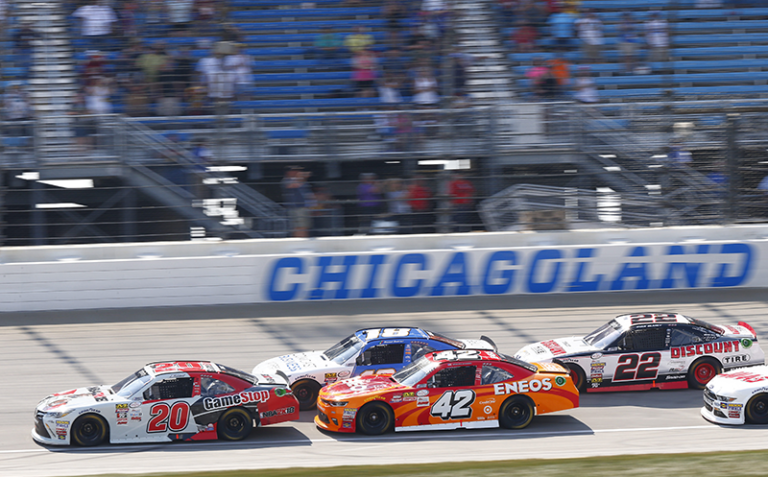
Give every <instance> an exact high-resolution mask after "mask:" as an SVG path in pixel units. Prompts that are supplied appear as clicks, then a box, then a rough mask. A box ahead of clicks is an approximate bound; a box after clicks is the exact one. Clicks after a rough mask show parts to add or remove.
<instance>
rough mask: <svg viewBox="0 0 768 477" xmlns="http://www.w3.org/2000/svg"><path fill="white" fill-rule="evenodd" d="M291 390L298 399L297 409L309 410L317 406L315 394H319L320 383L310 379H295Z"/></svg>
mask: <svg viewBox="0 0 768 477" xmlns="http://www.w3.org/2000/svg"><path fill="white" fill-rule="evenodd" d="M291 391H293V395H294V396H296V399H298V400H299V410H301V411H311V410H312V409H315V408H316V407H317V396H318V395H319V394H320V384H319V383H317V382H316V381H313V380H311V379H302V380H301V381H296V382H295V383H293V386H291Z"/></svg>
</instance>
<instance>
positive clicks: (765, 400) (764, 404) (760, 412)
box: [744, 394, 768, 424]
mask: <svg viewBox="0 0 768 477" xmlns="http://www.w3.org/2000/svg"><path fill="white" fill-rule="evenodd" d="M744 417H745V418H746V420H747V422H749V423H750V424H768V394H758V395H757V396H752V399H750V400H749V402H748V403H747V410H746V414H745V416H744Z"/></svg>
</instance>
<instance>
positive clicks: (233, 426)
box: [227, 414, 245, 433]
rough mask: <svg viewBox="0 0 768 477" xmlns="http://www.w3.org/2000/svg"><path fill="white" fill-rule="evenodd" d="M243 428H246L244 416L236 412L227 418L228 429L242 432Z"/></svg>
mask: <svg viewBox="0 0 768 477" xmlns="http://www.w3.org/2000/svg"><path fill="white" fill-rule="evenodd" d="M243 429H245V420H244V419H243V416H240V415H237V414H235V415H233V416H232V417H230V418H229V419H227V431H230V432H234V433H240V432H242V431H243Z"/></svg>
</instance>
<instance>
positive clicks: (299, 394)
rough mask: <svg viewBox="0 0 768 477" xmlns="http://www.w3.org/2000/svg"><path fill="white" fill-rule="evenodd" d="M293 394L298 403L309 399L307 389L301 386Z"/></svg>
mask: <svg viewBox="0 0 768 477" xmlns="http://www.w3.org/2000/svg"><path fill="white" fill-rule="evenodd" d="M295 394H296V398H297V399H298V400H299V401H306V400H307V399H308V398H309V389H307V387H306V386H301V387H299V388H298V389H297V390H296V392H295Z"/></svg>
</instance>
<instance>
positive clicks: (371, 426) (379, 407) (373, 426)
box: [357, 402, 395, 436]
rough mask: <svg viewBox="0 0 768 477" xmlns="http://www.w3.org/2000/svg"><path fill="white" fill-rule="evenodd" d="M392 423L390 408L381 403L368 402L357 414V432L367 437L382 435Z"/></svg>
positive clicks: (393, 417)
mask: <svg viewBox="0 0 768 477" xmlns="http://www.w3.org/2000/svg"><path fill="white" fill-rule="evenodd" d="M394 423H395V415H394V413H393V412H392V408H391V407H389V406H388V405H386V404H384V403H381V402H370V403H368V404H366V405H365V406H363V407H362V409H360V411H359V412H358V413H357V430H358V431H359V432H362V433H363V434H368V435H369V436H378V435H379V434H384V433H385V432H387V431H388V430H390V428H392V426H393V425H394Z"/></svg>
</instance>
